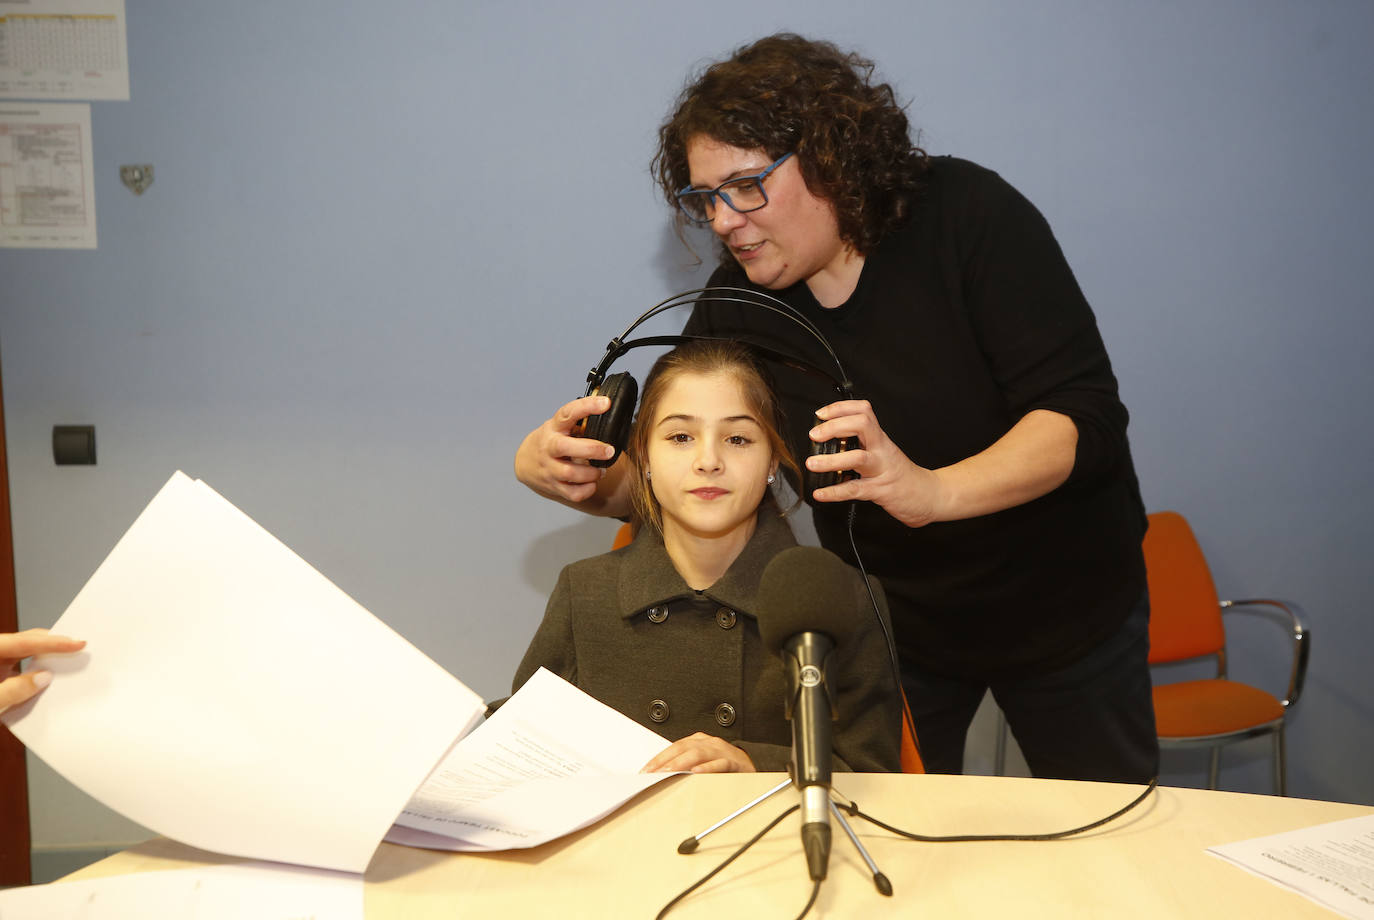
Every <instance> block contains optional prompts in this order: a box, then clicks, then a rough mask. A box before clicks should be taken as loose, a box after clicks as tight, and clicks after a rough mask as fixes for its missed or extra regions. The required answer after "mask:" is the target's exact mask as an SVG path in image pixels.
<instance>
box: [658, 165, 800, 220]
mask: <svg viewBox="0 0 1374 920" xmlns="http://www.w3.org/2000/svg"><path fill="white" fill-rule="evenodd" d="M791 155H792V154H790V153H784V154H783V155H782V156H780V157H778V158H777V159H776V160H774V161H773V165H772V166H770V167H768V168H767V169H765V170H764V171H763V172H761V173H759V174H758V175H756V176H739V177H737V178H734V179H731V180H730V181H728V182H722V183H721V184H720V185H717V186H716V187H715V188H711V189H697V188H692V187H691V186H690V185H689V186H687V187H686V188H685V189H683V190H682V191H680V192H678V193H677V208H678V210H679V211H681V212H682V214H683V216H684V217H686V218H687V219H688V220H690V221H691V222H692V223H694V224H709V223H710V222H711V221H713V220H714V219H715V217H716V199H717V198H719V199H720V200H721V201H723V202H725V204H726V206H727V207H729V208H730V209H731V210H733V211H738V212H739V213H740V214H746V213H748V212H749V211H757V210H758V209H759V208H761V207H763V206H764V205H766V204H767V203H768V193H767V192H765V191H764V190H763V180H764V179H767V178H768V174H769V173H771V172H772V171H773V170H775V169H777V168H778V167H779V166H781V165H782V163H783V161H784V160H786V159H787V158H788V157H790V156H791Z"/></svg>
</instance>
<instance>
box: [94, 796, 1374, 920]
mask: <svg viewBox="0 0 1374 920" xmlns="http://www.w3.org/2000/svg"><path fill="white" fill-rule="evenodd" d="M782 778H783V777H782V776H781V775H780V774H733V775H720V776H683V777H677V778H673V779H670V780H668V781H666V782H665V783H662V784H660V785H658V786H656V787H654V788H653V789H650V790H648V791H647V792H645V793H643V794H642V795H640V796H638V797H637V798H635V799H634V800H632V801H631V802H630V803H629V804H627V805H626V806H625V807H623V808H622V809H620V810H619V811H618V812H616V813H615V814H614V815H612V816H610V817H609V818H607V819H605V820H603V821H602V822H600V823H599V824H596V825H594V826H592V827H590V828H587V829H585V830H583V831H580V832H578V833H576V834H572V835H569V836H568V837H564V838H562V839H561V840H557V841H554V842H552V843H548V844H545V845H543V846H540V847H536V848H534V849H529V850H511V851H506V852H501V853H489V854H454V853H441V852H435V851H429V850H418V849H411V848H408V847H401V846H395V845H392V844H382V845H381V846H380V847H379V848H378V850H377V853H376V854H375V855H374V857H373V859H372V862H371V864H370V865H369V867H368V869H367V873H366V875H365V876H364V879H365V882H366V889H365V896H366V908H367V916H368V918H369V920H389V918H398V920H399V918H406V920H424V918H429V917H436V918H437V917H443V918H446V920H447V918H453V917H458V916H462V917H497V918H501V920H513V918H523V917H545V916H556V917H558V918H560V920H574V918H582V917H587V918H597V920H605V918H622V917H644V918H652V917H654V916H655V915H656V914H657V913H658V911H659V910H660V909H661V908H662V907H663V905H665V904H666V903H667V902H668V901H669V900H671V899H672V898H673V897H674V896H675V895H676V894H677V893H678V892H679V891H681V890H682V889H684V888H686V887H687V886H688V885H690V884H691V883H692V882H694V881H695V880H696V879H698V878H699V877H701V876H702V875H704V874H706V872H708V871H709V870H710V869H712V868H714V866H715V865H716V864H717V863H718V862H720V861H721V860H722V859H724V858H725V857H726V856H727V855H729V853H731V852H733V850H734V849H735V848H736V847H737V846H738V845H739V844H741V843H743V842H744V841H745V840H746V839H748V837H750V836H751V835H752V834H754V833H755V832H757V831H758V830H759V829H761V828H762V827H763V826H764V825H765V824H767V822H768V821H769V820H770V819H771V818H773V817H774V816H776V815H777V814H778V813H780V812H781V811H782V810H783V809H784V808H786V807H787V806H788V805H791V804H794V803H795V802H797V801H798V796H797V794H796V792H795V791H794V790H791V789H787V790H785V791H784V792H782V793H781V794H780V795H778V796H775V797H774V798H773V799H771V800H769V801H768V802H766V803H765V804H763V805H761V806H759V807H758V808H756V809H754V810H753V811H751V812H749V813H748V814H747V815H745V816H744V817H742V818H740V819H738V820H736V821H735V822H733V823H732V824H730V825H727V826H726V827H725V828H723V829H721V830H720V831H717V832H716V833H715V834H713V835H711V836H710V837H707V838H706V839H705V840H704V841H703V842H702V844H701V847H700V849H699V850H698V851H697V852H696V853H695V854H693V855H690V856H682V855H679V854H678V853H677V852H676V850H677V845H678V843H679V842H680V841H681V840H683V839H684V838H686V837H690V836H692V835H693V834H695V833H698V832H700V831H702V830H704V829H705V828H706V827H708V826H710V825H711V824H713V823H715V822H716V821H717V820H719V819H720V818H722V817H724V816H725V815H726V814H728V813H729V812H731V811H733V810H734V809H735V808H738V807H739V806H741V805H743V804H745V803H746V802H747V801H749V800H750V799H752V798H753V797H754V796H756V795H758V794H760V793H761V792H763V791H766V790H767V789H768V788H770V787H771V786H773V785H775V784H777V783H778V782H779V781H780V780H781V779H782ZM835 788H836V789H837V791H839V792H841V793H842V794H843V795H846V796H848V797H850V798H852V799H854V800H855V801H856V802H857V803H858V805H859V807H860V808H862V809H863V810H864V811H866V812H868V813H869V814H872V815H874V816H875V817H877V818H880V819H882V820H884V821H886V822H888V823H890V824H893V825H896V826H898V827H902V828H904V829H907V830H912V831H916V832H918V833H922V834H927V835H951V834H993V833H1044V832H1050V831H1056V830H1061V829H1064V828H1069V827H1076V826H1079V825H1082V824H1087V823H1090V822H1092V821H1094V820H1096V819H1098V818H1100V817H1103V816H1105V815H1107V814H1110V813H1111V812H1113V811H1115V810H1117V809H1118V808H1120V807H1121V806H1123V805H1125V804H1126V803H1127V802H1129V801H1130V800H1131V799H1132V798H1134V797H1135V795H1136V794H1137V793H1138V792H1139V791H1140V787H1137V786H1120V785H1114V784H1110V783H1083V782H1070V781H1063V780H1041V779H1025V778H1016V777H989V776H935V775H925V776H921V775H915V776H913V775H901V774H844V775H837V776H836V778H835ZM1368 814H1374V808H1371V807H1369V806H1363V805H1348V804H1340V803H1335V802H1321V801H1312V800H1307V799H1285V798H1278V797H1274V796H1263V795H1245V794H1240V793H1228V792H1209V791H1207V790H1201V789H1179V788H1172V787H1165V788H1161V789H1159V790H1157V792H1156V793H1155V794H1154V795H1153V796H1152V797H1151V798H1149V799H1147V800H1146V801H1145V802H1144V803H1142V804H1141V805H1140V806H1139V807H1137V808H1136V809H1135V810H1134V811H1132V812H1131V813H1129V814H1128V815H1126V816H1124V817H1123V818H1120V819H1118V820H1117V821H1115V822H1113V823H1112V824H1110V825H1107V826H1105V827H1102V828H1099V829H1097V830H1094V831H1091V832H1088V833H1087V834H1084V835H1082V836H1080V837H1074V838H1068V839H1065V840H1059V841H1051V842H1034V843H1026V842H998V843H916V842H911V841H905V840H901V839H900V838H896V837H893V836H891V835H890V834H888V833H887V832H885V831H882V830H879V829H878V828H876V827H874V826H872V825H870V824H868V823H866V822H863V821H860V820H858V819H854V821H853V824H854V829H855V831H856V833H858V835H859V837H860V839H861V840H863V841H864V843H865V845H866V846H867V847H868V849H869V852H870V854H871V855H872V857H873V859H874V860H875V862H876V863H877V864H878V867H879V868H880V869H881V870H882V871H883V872H884V873H885V874H886V875H887V877H888V878H889V879H890V880H891V882H892V886H893V889H894V895H893V897H891V898H886V897H883V896H881V895H880V894H878V892H877V891H876V890H875V888H874V885H873V883H872V881H871V878H870V876H869V874H868V872H867V871H866V869H865V867H864V865H863V862H862V861H861V859H860V857H859V856H858V855H857V853H856V851H855V849H854V848H853V846H851V845H850V843H849V841H848V840H847V839H846V838H845V837H844V835H843V832H842V831H841V830H840V829H839V828H838V827H837V828H836V829H835V833H834V844H833V848H832V854H831V859H830V871H829V877H828V879H827V880H826V882H825V883H824V884H823V886H822V887H821V892H820V896H819V898H818V900H817V902H816V905H815V906H814V907H813V908H812V910H811V913H810V914H809V915H808V917H816V918H821V917H832V918H838V917H862V918H864V920H873V918H879V917H930V918H950V917H1004V916H1015V917H1017V918H1018V920H1021V918H1035V917H1047V918H1055V920H1062V918H1065V917H1094V918H1095V917H1112V918H1129V917H1150V918H1161V917H1168V918H1175V917H1199V918H1204V917H1205V918H1207V920H1214V918H1216V917H1219V916H1244V917H1246V918H1247V920H1257V918H1266V917H1273V918H1283V920H1295V918H1303V917H1314V918H1330V917H1333V916H1335V915H1334V914H1332V913H1330V912H1328V911H1326V910H1324V909H1322V908H1320V907H1318V906H1316V905H1314V904H1313V903H1311V902H1310V901H1308V900H1306V899H1305V898H1303V897H1301V896H1299V895H1296V894H1293V893H1290V892H1288V891H1286V890H1285V889H1282V888H1279V887H1278V886H1276V885H1273V884H1271V883H1269V882H1267V881H1264V880H1262V879H1259V878H1256V877H1254V876H1252V875H1250V874H1249V873H1247V872H1245V871H1243V870H1241V869H1239V868H1237V867H1235V866H1233V865H1231V864H1229V863H1226V862H1224V861H1223V860H1221V859H1218V858H1216V857H1214V856H1211V855H1209V854H1208V853H1206V852H1205V850H1206V848H1207V847H1209V846H1213V845H1216V844H1221V843H1229V842H1232V841H1236V840H1244V839H1248V838H1251V837H1260V836H1265V835H1268V834H1274V833H1279V832H1281V831H1288V830H1294V829H1297V828H1300V827H1306V826H1310V825H1313V824H1321V823H1325V822H1328V821H1337V820H1341V819H1343V818H1353V817H1359V816H1362V815H1368ZM797 821H798V819H797V816H796V815H795V814H794V815H792V816H790V817H789V818H787V819H786V820H785V821H784V822H783V823H782V824H781V825H779V826H778V827H777V828H775V829H774V830H773V831H772V832H771V833H770V834H769V835H768V836H767V837H765V838H764V840H763V841H762V842H760V843H759V844H758V845H757V846H755V847H754V848H753V849H752V850H751V851H750V852H749V853H747V854H745V855H744V856H743V857H741V858H740V859H738V860H736V861H735V863H734V864H732V865H731V866H729V867H728V868H727V869H726V870H725V871H724V872H723V873H721V874H720V875H718V876H717V877H716V878H714V879H712V880H711V881H710V882H708V883H707V884H706V885H705V886H703V887H702V888H701V889H699V890H698V891H697V892H695V893H694V894H693V895H691V896H690V897H689V898H688V899H687V900H686V901H684V902H682V903H681V904H679V905H678V906H677V907H676V908H675V909H674V910H673V911H672V912H671V913H670V914H669V917H670V918H674V920H676V918H682V920H691V918H711V920H717V918H722V917H759V918H775V917H776V918H792V917H795V916H796V915H797V914H798V913H799V912H800V910H801V908H802V906H803V905H804V904H805V903H806V899H807V897H809V895H810V891H811V885H810V881H809V880H808V878H807V875H806V865H805V860H804V857H803V856H802V853H801V849H800V843H799V839H798V823H797ZM263 833H264V834H270V833H271V821H270V818H266V817H265V818H264V822H263ZM238 861H240V860H236V859H233V858H230V857H225V856H221V855H217V854H211V853H205V852H202V851H198V850H194V849H192V848H189V847H185V846H182V845H180V844H177V843H174V842H172V841H169V840H162V839H159V840H152V841H149V842H147V843H145V844H141V845H139V846H136V847H133V848H131V849H129V850H126V851H124V852H122V853H118V854H116V855H114V856H111V857H109V858H107V859H104V860H102V861H101V862H99V863H96V864H94V865H92V866H88V867H87V868H85V869H82V870H81V871H79V872H76V873H73V874H72V875H70V876H68V877H67V878H68V879H81V878H93V877H98V876H102V875H112V874H119V873H125V872H141V871H149V870H154V869H169V868H178V867H185V866H193V865H203V864H207V863H226V862H238Z"/></svg>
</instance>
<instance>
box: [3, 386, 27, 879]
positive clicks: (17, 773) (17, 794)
mask: <svg viewBox="0 0 1374 920" xmlns="http://www.w3.org/2000/svg"><path fill="white" fill-rule="evenodd" d="M18 628H19V604H18V597H17V595H16V594H15V589H14V535H13V533H12V532H11V530H10V471H9V460H8V455H7V452H6V448H5V391H4V383H3V379H0V632H13V631H15V630H17V629H18ZM30 846H31V840H30V836H29V774H28V764H27V762H26V761H25V758H24V745H22V744H20V743H19V739H18V738H16V737H14V735H12V734H10V730H9V729H8V728H5V727H3V726H0V886H6V885H27V884H29V883H30V882H31V881H32V873H33V866H32V865H31V863H30V857H29V847H30Z"/></svg>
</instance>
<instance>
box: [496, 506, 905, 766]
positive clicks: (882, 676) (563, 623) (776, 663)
mask: <svg viewBox="0 0 1374 920" xmlns="http://www.w3.org/2000/svg"><path fill="white" fill-rule="evenodd" d="M795 545H796V539H795V538H794V537H793V536H792V531H791V529H790V528H789V527H788V525H787V523H786V522H785V521H783V520H782V519H781V518H780V517H779V515H778V512H777V510H776V508H774V507H772V506H771V503H769V504H765V506H764V507H763V508H762V509H761V510H760V512H759V520H758V526H757V528H756V529H755V532H754V535H753V537H752V538H751V539H750V541H749V543H748V544H747V545H746V546H745V548H744V550H743V551H742V552H741V553H740V555H739V558H737V559H736V560H735V562H734V564H732V565H731V566H730V569H729V570H728V571H727V572H726V573H725V574H724V575H723V576H722V577H721V578H720V580H719V581H717V582H716V583H715V584H714V585H712V586H711V587H710V588H707V589H706V590H704V591H700V592H698V591H694V590H692V589H691V588H689V587H688V586H687V584H686V582H684V581H683V580H682V576H681V575H679V574H678V572H677V570H676V569H675V568H673V564H672V561H671V560H670V559H669V558H668V554H667V551H666V550H665V549H664V547H663V540H662V538H661V537H660V536H659V535H657V534H655V533H652V532H651V531H650V528H643V529H642V530H641V531H640V533H639V535H638V536H637V537H636V539H635V540H634V542H633V543H631V544H630V545H629V546H626V547H622V548H621V549H618V550H616V551H614V552H610V553H606V554H604V555H601V556H594V557H592V558H591V559H583V560H582V561H580V562H575V563H573V564H572V565H569V566H567V567H566V568H564V569H563V572H562V574H561V575H560V576H559V579H558V586H557V587H556V588H555V589H554V592H553V596H552V597H550V598H549V603H548V607H547V609H546V610H545V613H544V620H543V622H542V623H541V624H540V626H539V630H538V632H536V633H535V636H534V639H533V641H531V642H530V646H529V649H528V650H527V651H526V652H525V657H524V660H523V661H521V663H520V667H519V669H518V670H517V672H516V675H515V681H514V685H513V686H514V688H515V689H519V687H520V686H521V685H523V684H524V683H525V681H526V680H528V679H529V678H530V676H531V675H532V674H534V672H535V671H536V670H538V669H539V668H540V667H541V666H542V667H545V668H548V669H549V670H550V671H552V672H553V673H555V674H557V675H559V676H560V677H562V678H564V679H566V680H568V681H569V682H570V683H572V684H575V685H576V686H578V687H580V688H581V689H582V690H585V691H586V692H587V693H589V694H590V695H591V696H594V697H596V698H597V699H598V700H601V701H602V702H603V703H606V704H607V705H609V706H611V707H613V708H615V709H617V710H619V711H620V712H622V713H624V714H625V715H627V716H629V717H630V718H632V719H634V720H635V721H637V722H639V723H640V724H642V725H644V726H646V727H648V728H650V729H652V730H653V731H656V732H658V733H659V734H661V735H663V736H664V737H665V738H667V739H668V740H669V741H676V740H678V739H680V738H684V737H686V736H688V735H690V734H692V733H693V732H698V731H700V732H706V733H707V734H712V735H717V736H719V737H721V738H724V739H725V740H727V741H729V742H730V743H732V744H735V745H737V746H738V747H740V748H742V749H743V750H744V751H746V752H747V753H748V754H749V756H750V758H751V759H752V760H753V761H754V766H755V767H756V768H758V769H759V770H764V771H781V770H785V769H786V765H787V762H788V760H790V758H791V745H792V741H791V738H792V735H791V725H790V723H789V722H788V721H787V718H786V710H785V706H786V694H787V677H786V672H785V670H784V667H783V664H782V661H781V659H780V658H779V657H777V656H775V655H772V654H770V653H769V652H768V651H767V649H766V648H764V645H763V640H762V639H761V638H760V637H759V630H758V624H757V622H756V620H755V614H756V612H757V610H758V589H759V579H760V577H761V576H762V574H763V569H764V566H765V565H766V564H767V563H768V561H769V560H770V559H772V558H773V556H775V555H776V554H777V553H779V552H781V551H782V550H784V549H787V548H788V547H790V546H795ZM851 572H852V573H853V581H854V610H853V615H854V616H856V617H863V618H866V619H867V620H868V622H869V623H870V624H871V628H870V629H865V630H861V631H860V632H859V633H858V635H859V636H860V638H859V639H858V640H856V641H854V642H851V643H850V645H851V646H852V647H847V648H846V647H840V648H838V649H836V651H835V653H834V654H833V655H832V656H831V659H830V662H829V665H828V669H827V680H828V682H829V684H830V686H831V689H832V693H835V694H836V696H837V706H838V710H839V714H838V718H837V719H836V722H835V725H834V731H833V744H834V752H835V768H836V769H852V770H858V771H866V772H876V771H887V772H893V771H896V770H898V769H900V759H899V750H900V740H901V727H900V726H901V721H900V720H901V703H900V698H899V697H898V696H897V694H896V693H895V691H894V684H893V679H892V670H891V666H890V665H889V663H888V662H889V657H888V653H887V648H886V645H885V643H884V640H883V635H882V632H881V630H880V628H879V626H878V623H877V621H876V620H875V618H874V611H873V605H872V604H871V603H870V601H869V598H868V592H867V591H865V590H864V589H863V584H862V581H861V580H860V577H859V574H858V572H857V571H854V570H851ZM871 583H872V584H873V587H874V591H875V594H876V596H877V598H878V602H879V606H880V608H881V609H882V616H883V617H884V618H886V617H887V604H886V599H885V598H884V595H883V593H882V589H881V587H879V586H878V584H877V582H875V581H871Z"/></svg>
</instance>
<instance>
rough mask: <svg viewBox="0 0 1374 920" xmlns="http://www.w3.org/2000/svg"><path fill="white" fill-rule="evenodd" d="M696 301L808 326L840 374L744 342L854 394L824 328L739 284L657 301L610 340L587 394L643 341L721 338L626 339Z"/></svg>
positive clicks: (590, 375)
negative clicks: (741, 308) (746, 308)
mask: <svg viewBox="0 0 1374 920" xmlns="http://www.w3.org/2000/svg"><path fill="white" fill-rule="evenodd" d="M697 303H738V304H745V305H747V306H753V307H760V308H762V309H765V310H771V311H773V312H774V313H777V314H779V315H781V316H785V317H787V318H788V319H790V320H791V321H792V322H794V323H796V324H797V325H798V326H800V327H802V328H803V329H805V330H806V331H807V333H808V334H810V335H811V337H812V338H814V339H815V340H816V341H817V342H819V343H820V345H821V347H822V348H824V349H825V352H826V354H828V355H829V356H830V359H831V360H832V361H834V362H835V368H836V370H837V371H838V372H839V376H835V375H833V374H830V373H828V372H826V371H824V370H822V369H820V368H819V367H816V366H815V365H814V364H812V363H811V362H810V361H807V360H805V359H803V358H799V357H797V356H795V355H789V354H787V353H785V352H781V351H778V350H776V349H774V348H770V347H768V346H765V345H758V344H756V343H754V342H746V343H745V344H746V345H748V346H749V347H750V348H753V349H754V350H755V351H757V352H758V353H760V354H761V355H763V356H764V357H766V358H768V359H770V360H772V361H776V362H777V363H779V364H782V365H784V366H785V367H790V368H792V369H793V370H797V371H801V372H803V373H807V374H811V375H813V376H816V377H820V378H822V379H824V380H826V381H828V382H829V383H830V384H831V385H832V386H833V387H834V388H835V392H836V393H838V394H839V396H840V398H842V399H852V398H853V390H854V385H853V383H852V382H850V380H849V375H848V374H846V373H845V371H844V365H842V364H841V363H840V359H839V357H838V356H837V355H836V354H835V349H833V348H831V347H830V343H829V342H828V341H826V338H825V336H823V335H822V334H821V331H820V330H819V329H817V328H816V325H815V324H814V323H812V322H811V320H809V319H807V318H806V317H805V316H804V315H802V314H801V313H800V312H798V310H797V309H796V308H795V307H793V306H792V305H791V304H789V303H787V302H786V301H784V300H780V299H779V298H777V297H774V296H772V295H771V294H764V293H762V292H760V291H753V290H749V289H748V288H736V287H711V288H698V289H697V290H694V291H684V292H683V293H681V294H674V295H673V296H672V297H669V298H668V299H667V300H663V301H660V302H659V303H656V304H654V305H653V306H652V307H650V308H649V309H648V310H646V311H645V312H644V313H643V314H642V315H641V316H640V317H639V318H638V319H636V320H635V321H634V322H633V323H630V325H629V326H628V327H627V328H626V329H625V331H624V332H622V333H621V334H620V335H618V336H616V337H615V338H613V339H611V341H610V342H609V343H607V345H606V354H605V355H604V356H603V357H602V358H601V360H600V362H598V363H597V365H596V367H594V368H592V369H591V371H590V372H589V373H588V374H587V392H586V394H585V395H587V396H590V395H591V394H592V393H593V392H595V391H596V388H597V387H598V386H600V385H601V382H602V381H603V380H605V378H606V371H608V370H609V369H610V367H611V365H612V364H614V363H615V362H616V360H617V359H619V358H620V356H621V355H623V354H625V353H626V352H627V351H629V350H631V349H633V348H639V347H641V346H644V345H682V344H684V343H686V342H696V341H721V340H720V339H718V338H716V337H712V336H701V335H656V336H645V337H643V338H638V339H632V340H630V341H626V337H627V336H629V334H630V333H631V332H633V331H634V330H635V329H636V328H638V327H639V326H640V325H641V324H643V323H644V322H646V321H647V320H649V319H652V318H653V317H655V316H657V315H658V314H660V313H662V312H663V311H665V310H671V309H672V308H673V307H681V306H687V305H688V304H697Z"/></svg>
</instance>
